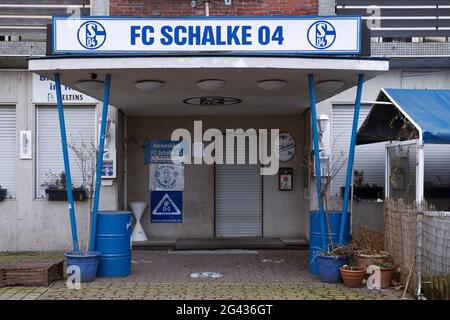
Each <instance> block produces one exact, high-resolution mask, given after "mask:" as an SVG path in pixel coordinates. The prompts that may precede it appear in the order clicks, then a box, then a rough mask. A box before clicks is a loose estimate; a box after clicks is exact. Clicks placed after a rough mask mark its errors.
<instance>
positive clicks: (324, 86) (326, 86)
mask: <svg viewBox="0 0 450 320" xmlns="http://www.w3.org/2000/svg"><path fill="white" fill-rule="evenodd" d="M344 85H345V82H344V81H342V80H324V81H319V82H317V83H316V88H317V90H319V91H322V92H335V91H338V90H339V89H341V88H342V87H343V86H344Z"/></svg>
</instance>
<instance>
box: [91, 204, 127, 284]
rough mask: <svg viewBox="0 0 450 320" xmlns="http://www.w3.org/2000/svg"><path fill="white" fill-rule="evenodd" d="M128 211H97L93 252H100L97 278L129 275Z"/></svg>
mask: <svg viewBox="0 0 450 320" xmlns="http://www.w3.org/2000/svg"><path fill="white" fill-rule="evenodd" d="M131 219H132V213H131V212H129V211H99V212H98V216H97V233H96V236H95V251H98V252H100V258H99V261H98V270H97V277H103V278H108V277H126V276H128V275H130V273H131Z"/></svg>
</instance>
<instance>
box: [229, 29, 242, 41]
mask: <svg viewBox="0 0 450 320" xmlns="http://www.w3.org/2000/svg"><path fill="white" fill-rule="evenodd" d="M238 31H239V27H238V26H237V27H233V26H227V44H228V45H231V44H233V41H234V43H235V44H237V45H239V44H241V42H240V41H239V37H238V36H237V32H238Z"/></svg>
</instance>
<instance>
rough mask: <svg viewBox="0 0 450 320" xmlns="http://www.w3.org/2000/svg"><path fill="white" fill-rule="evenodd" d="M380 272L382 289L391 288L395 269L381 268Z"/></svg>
mask: <svg viewBox="0 0 450 320" xmlns="http://www.w3.org/2000/svg"><path fill="white" fill-rule="evenodd" d="M380 271H381V279H380V287H381V288H382V289H386V288H389V287H390V286H391V280H392V274H393V273H394V268H380Z"/></svg>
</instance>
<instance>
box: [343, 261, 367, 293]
mask: <svg viewBox="0 0 450 320" xmlns="http://www.w3.org/2000/svg"><path fill="white" fill-rule="evenodd" d="M366 270H367V269H366V268H361V267H353V266H348V265H344V266H342V267H341V268H340V270H339V271H340V273H341V277H342V280H343V281H344V284H345V285H346V286H347V287H350V288H360V287H361V286H362V283H363V281H364V279H365V278H366Z"/></svg>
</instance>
